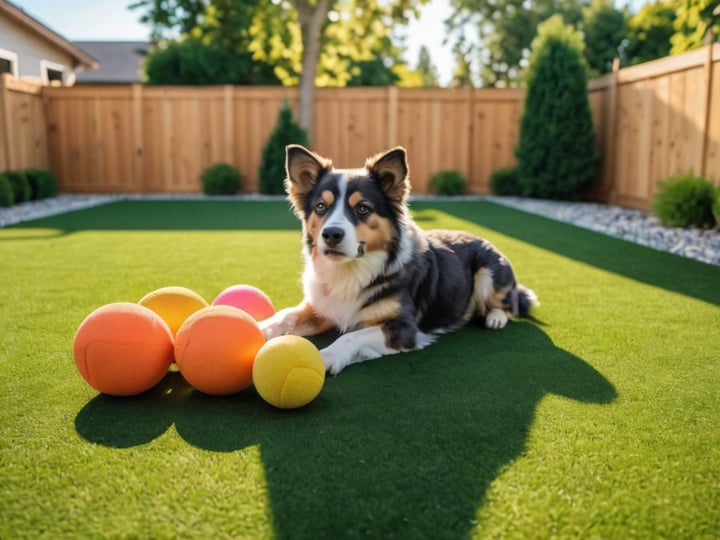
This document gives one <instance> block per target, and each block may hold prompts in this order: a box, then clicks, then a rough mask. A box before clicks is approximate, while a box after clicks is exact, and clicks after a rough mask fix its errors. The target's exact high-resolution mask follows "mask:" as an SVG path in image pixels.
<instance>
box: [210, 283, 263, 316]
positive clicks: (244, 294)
mask: <svg viewBox="0 0 720 540" xmlns="http://www.w3.org/2000/svg"><path fill="white" fill-rule="evenodd" d="M217 305H226V306H233V307H236V308H240V309H242V310H243V311H244V312H245V313H248V314H249V315H251V316H252V317H253V318H254V319H255V320H256V321H263V320H265V319H267V318H269V317H272V316H273V315H275V308H274V307H273V305H272V302H271V301H270V298H268V295H267V294H265V293H264V292H262V291H261V290H260V289H258V288H257V287H253V286H252V285H233V286H232V287H228V288H227V289H225V290H224V291H223V292H221V293H220V294H218V295H217V298H215V300H213V306H217Z"/></svg>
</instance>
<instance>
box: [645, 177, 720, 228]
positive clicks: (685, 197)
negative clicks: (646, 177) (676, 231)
mask: <svg viewBox="0 0 720 540" xmlns="http://www.w3.org/2000/svg"><path fill="white" fill-rule="evenodd" d="M714 204H717V191H716V189H715V186H713V185H712V184H711V183H710V182H708V181H707V180H705V179H704V178H702V177H699V176H695V175H694V174H678V175H675V176H671V177H670V178H668V179H667V180H665V181H663V182H659V183H658V191H657V193H656V194H655V196H654V197H653V202H652V211H653V214H655V215H656V216H657V217H658V219H660V223H661V224H663V225H666V226H669V227H693V226H695V227H713V226H714V225H715V215H714V214H713V205H714Z"/></svg>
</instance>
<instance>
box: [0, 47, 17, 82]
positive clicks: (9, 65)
mask: <svg viewBox="0 0 720 540" xmlns="http://www.w3.org/2000/svg"><path fill="white" fill-rule="evenodd" d="M17 70H18V64H17V54H15V53H13V52H10V51H7V50H5V49H0V75H1V74H3V73H10V74H11V75H12V76H13V77H17V76H18V74H17Z"/></svg>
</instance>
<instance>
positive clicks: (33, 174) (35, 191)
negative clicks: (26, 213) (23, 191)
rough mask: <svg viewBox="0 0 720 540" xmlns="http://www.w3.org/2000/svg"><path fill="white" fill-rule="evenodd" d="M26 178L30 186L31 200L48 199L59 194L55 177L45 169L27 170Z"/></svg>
mask: <svg viewBox="0 0 720 540" xmlns="http://www.w3.org/2000/svg"><path fill="white" fill-rule="evenodd" d="M25 176H26V177H27V179H28V183H29V184H30V200H33V201H36V200H38V199H47V198H48V197H54V196H55V195H57V193H58V182H57V179H56V178H55V175H54V174H53V173H51V172H50V171H46V170H44V169H25Z"/></svg>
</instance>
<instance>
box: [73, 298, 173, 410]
mask: <svg viewBox="0 0 720 540" xmlns="http://www.w3.org/2000/svg"><path fill="white" fill-rule="evenodd" d="M73 356H74V357H75V365H76V366H77V369H78V371H79V372H80V375H82V377H83V379H85V380H86V381H87V383H88V384H89V385H90V386H92V387H93V388H94V389H95V390H97V391H98V392H102V393H104V394H110V395H112V396H132V395H134V394H140V393H141V392H145V391H146V390H149V389H150V388H152V387H153V386H155V385H156V384H157V383H159V382H160V381H161V380H162V378H163V377H164V376H165V374H166V373H167V371H168V368H169V367H170V364H172V361H173V338H172V334H171V333H170V329H169V328H168V326H167V324H166V323H165V321H163V320H162V319H161V318H160V316H159V315H157V314H156V313H155V312H154V311H151V310H150V309H148V308H146V307H143V306H140V305H138V304H133V303H130V302H117V303H114V304H107V305H105V306H102V307H100V308H98V309H96V310H95V311H93V312H92V313H90V315H88V316H87V317H85V320H83V322H82V323H81V324H80V327H79V328H78V330H77V332H76V333H75V339H74V341H73Z"/></svg>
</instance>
